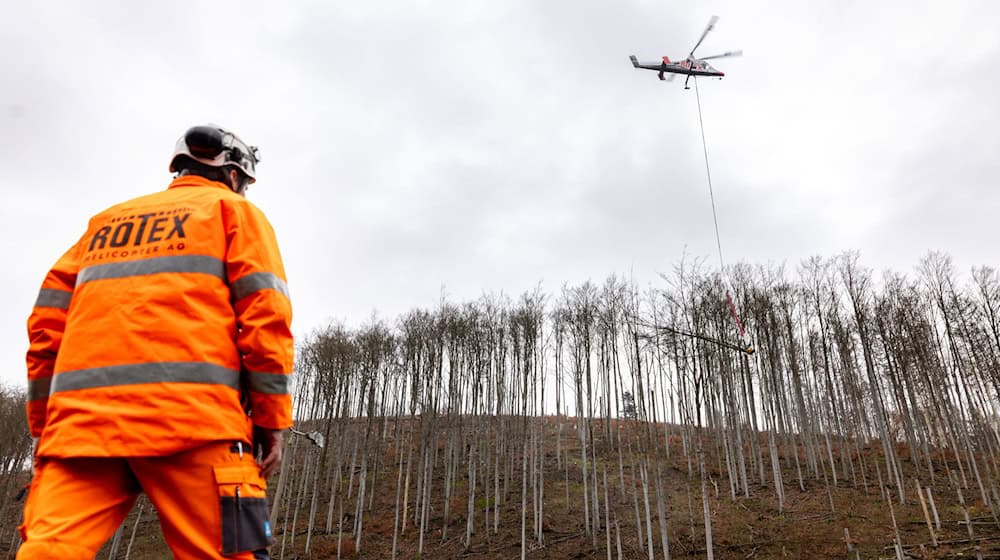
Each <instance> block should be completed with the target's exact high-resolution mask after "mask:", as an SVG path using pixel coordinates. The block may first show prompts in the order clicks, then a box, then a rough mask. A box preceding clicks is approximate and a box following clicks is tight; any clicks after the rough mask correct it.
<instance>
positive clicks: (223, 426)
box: [27, 176, 294, 457]
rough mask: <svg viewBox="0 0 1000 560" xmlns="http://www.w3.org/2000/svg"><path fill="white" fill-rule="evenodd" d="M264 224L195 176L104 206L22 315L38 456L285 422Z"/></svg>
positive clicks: (185, 444) (164, 449)
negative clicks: (24, 316) (26, 315)
mask: <svg viewBox="0 0 1000 560" xmlns="http://www.w3.org/2000/svg"><path fill="white" fill-rule="evenodd" d="M291 314H292V311H291V303H290V302H289V298H288V288H287V285H286V278H285V271H284V266H283V265H282V262H281V256H280V253H279V251H278V245H277V241H276V240H275V236H274V231H273V230H272V229H271V226H270V224H269V223H268V221H267V218H265V217H264V214H263V213H261V211H260V210H259V209H257V208H256V207H255V206H254V205H253V204H251V203H250V202H249V201H247V200H246V199H245V198H243V197H242V196H239V195H237V194H235V193H233V192H232V191H230V190H229V189H228V188H227V187H226V186H225V185H223V184H221V183H217V182H213V181H209V180H208V179H204V178H202V177H197V176H183V177H178V178H177V179H175V180H174V181H173V182H172V183H171V185H170V188H169V189H167V190H166V191H162V192H159V193H154V194H151V195H148V196H144V197H140V198H137V199H134V200H131V201H128V202H125V203H122V204H119V205H116V206H113V207H112V208H109V209H108V210H105V211H104V212H102V213H100V214H98V215H97V216H95V217H94V218H92V219H91V221H90V226H89V228H88V230H87V233H86V234H84V236H83V237H82V238H81V239H80V241H78V242H77V244H76V245H74V246H73V248H71V249H70V250H69V251H68V252H67V253H66V254H65V255H63V257H62V258H61V259H60V260H59V261H58V263H56V265H55V267H53V269H52V270H51V271H50V272H49V273H48V275H47V276H46V278H45V281H44V282H43V283H42V288H41V291H40V292H39V295H38V299H37V300H36V302H35V307H34V310H33V311H32V314H31V317H30V318H29V319H28V335H29V339H30V348H29V350H28V356H27V362H28V393H29V395H28V399H29V400H28V406H27V409H28V420H29V427H30V429H31V433H32V435H33V436H36V437H38V436H41V440H40V442H39V454H40V455H48V456H60V457H67V456H98V457H99V456H156V455H169V454H173V453H176V452H179V451H182V450H185V449H190V448H192V447H194V446H197V445H200V444H202V443H204V442H206V441H212V440H222V439H228V440H244V441H249V436H250V419H248V418H247V415H246V413H245V411H244V407H243V406H242V405H241V402H240V398H241V389H243V390H244V392H245V393H246V394H248V395H249V404H250V407H251V409H252V413H251V414H252V422H253V423H254V424H257V425H259V426H262V427H265V428H272V429H283V428H287V427H289V426H291V425H292V417H291V413H292V410H291V397H290V395H289V379H290V375H291V372H292V364H293V359H294V348H293V341H292V335H291V331H290V324H291Z"/></svg>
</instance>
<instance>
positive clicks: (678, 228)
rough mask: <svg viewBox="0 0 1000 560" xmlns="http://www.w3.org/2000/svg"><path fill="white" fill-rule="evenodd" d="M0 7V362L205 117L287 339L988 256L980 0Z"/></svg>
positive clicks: (10, 366)
mask: <svg viewBox="0 0 1000 560" xmlns="http://www.w3.org/2000/svg"><path fill="white" fill-rule="evenodd" d="M8 4H9V5H7V6H5V8H4V17H3V21H2V23H0V29H2V32H0V76H2V84H3V86H2V87H0V193H2V194H3V203H2V204H0V224H2V226H0V227H2V228H3V229H2V231H3V235H2V236H0V249H2V254H3V255H4V258H5V259H6V260H7V262H8V265H7V273H6V274H4V275H3V276H2V280H0V282H2V284H0V303H2V306H3V310H4V311H3V313H2V315H0V317H2V321H0V335H2V336H0V382H4V383H8V384H11V385H20V386H23V385H24V384H25V382H24V376H25V373H24V352H25V350H26V349H27V337H26V334H25V327H24V325H25V319H26V318H27V316H28V314H29V313H30V310H31V306H32V304H33V303H34V301H35V298H36V296H37V293H38V288H39V284H40V282H41V280H42V278H43V277H44V275H45V273H46V271H47V270H48V268H49V267H50V266H51V265H52V264H53V263H54V262H55V260H56V259H57V258H58V257H59V255H60V254H62V252H63V251H65V250H66V249H67V248H68V247H69V246H70V245H71V244H72V243H73V242H74V241H75V240H76V239H77V238H78V237H79V236H80V235H81V234H82V233H83V232H84V230H85V228H86V224H87V220H88V219H89V217H90V216H91V215H92V214H94V213H96V212H98V211H100V210H102V209H104V208H106V207H107V206H110V205H112V204H114V203H116V202H119V201H121V200H124V199H127V198H131V197H134V196H139V195H142V194H146V193H148V192H151V191H155V190H159V189H163V188H165V187H166V186H167V184H168V183H169V181H170V179H171V177H170V174H169V173H168V171H167V165H168V162H169V158H170V154H171V150H172V148H173V144H174V141H175V140H176V139H177V137H178V136H180V135H181V134H182V133H183V131H184V130H185V129H186V128H188V127H189V126H192V125H195V124H202V123H206V122H214V123H218V124H221V125H223V126H226V127H228V128H230V129H232V130H233V131H235V132H236V133H237V134H239V135H240V136H241V137H243V139H244V140H246V141H247V142H249V143H251V144H256V145H258V146H260V149H261V156H262V161H261V164H260V166H259V168H258V182H257V184H256V185H254V186H253V187H252V188H251V190H250V193H249V196H250V198H251V200H253V201H254V202H255V203H256V204H257V205H258V206H260V207H261V208H262V209H263V210H264V212H265V213H266V214H267V215H268V217H269V218H270V220H271V222H272V224H273V225H274V228H275V230H276V232H277V234H278V240H279V242H280V244H281V248H282V252H283V255H284V258H285V265H286V268H287V272H288V277H289V284H290V288H291V293H292V299H293V304H294V306H295V314H296V316H295V321H294V330H295V332H296V334H298V335H302V334H305V333H307V332H309V331H310V330H312V329H314V328H316V327H319V326H322V325H324V324H326V323H328V322H329V321H331V320H339V321H344V322H346V323H347V324H348V325H359V324H361V323H363V322H365V321H367V320H368V318H369V317H370V316H371V315H372V313H373V312H375V311H377V313H378V314H379V316H381V317H384V318H388V319H393V318H395V317H396V316H397V315H399V314H400V313H402V312H405V311H406V310H408V309H411V308H414V307H433V306H434V305H435V304H436V302H437V301H438V300H439V299H440V298H441V296H442V293H443V294H445V295H446V296H447V297H448V298H450V299H451V300H453V301H466V300H470V299H475V298H476V297H478V296H479V295H481V294H482V293H484V292H501V291H502V292H504V293H507V294H511V295H514V296H516V295H518V294H520V293H522V292H524V291H526V290H530V289H532V288H534V287H535V286H536V285H538V284H539V283H541V285H542V288H543V289H544V290H545V291H548V292H556V291H558V290H559V289H560V287H561V286H562V285H563V284H564V283H566V282H569V283H572V284H576V283H580V282H582V281H585V280H587V279H591V280H594V281H603V280H604V279H605V278H606V277H608V276H609V275H611V274H618V275H622V276H631V277H633V278H635V279H636V280H637V281H638V282H640V283H641V284H643V285H646V284H655V283H656V282H657V278H656V274H657V272H659V271H666V270H669V268H670V266H671V265H672V264H673V263H676V262H678V261H679V260H680V258H681V257H682V256H683V255H684V254H685V253H686V254H688V255H693V256H702V257H706V258H707V259H708V262H709V263H711V264H714V263H716V262H718V257H717V255H716V253H715V237H714V229H713V225H712V215H711V207H710V202H709V195H708V186H707V183H706V176H705V162H704V159H703V155H702V145H701V137H700V132H699V128H698V109H697V104H696V97H695V90H694V89H691V90H690V91H685V90H684V89H683V85H682V84H683V81H682V80H676V81H674V82H672V83H666V82H660V81H658V80H657V79H656V74H655V73H654V72H649V71H645V70H635V69H633V68H632V66H631V64H630V63H629V60H628V56H629V55H630V54H635V55H637V56H638V57H639V58H640V59H641V60H644V61H653V60H658V59H659V58H660V57H661V56H663V55H668V56H670V57H671V59H683V57H684V56H686V55H687V53H688V51H690V49H691V47H692V46H693V45H694V43H695V41H697V39H698V36H699V35H700V34H701V32H702V30H703V29H704V28H705V25H706V23H707V22H708V20H709V18H710V17H711V16H712V15H713V14H715V15H718V16H720V18H721V19H720V20H719V23H718V24H717V26H716V28H715V31H713V32H712V33H711V34H710V35H709V36H708V38H706V39H705V42H704V43H703V44H702V45H701V47H699V49H698V53H697V54H698V55H702V56H707V55H711V54H716V53H719V52H723V51H727V50H732V49H743V50H744V51H745V56H744V57H742V58H731V59H723V60H719V61H713V62H714V63H715V66H716V67H717V68H719V69H720V70H722V71H724V72H725V73H726V77H725V78H724V79H722V80H707V79H703V80H701V81H699V83H698V86H699V90H700V94H701V102H702V108H703V114H704V122H705V133H706V135H707V139H708V149H709V157H710V160H711V169H712V179H713V184H714V188H715V196H716V203H717V209H718V213H719V220H720V224H719V225H720V230H721V235H722V245H723V249H724V252H725V258H726V261H727V262H735V261H748V262H755V263H764V262H775V263H782V262H784V263H788V265H789V266H790V267H791V268H792V269H794V266H795V265H797V264H798V263H799V262H800V261H801V260H802V259H804V258H806V257H808V256H810V255H817V254H818V255H822V256H832V255H835V254H837V253H839V252H841V251H844V250H847V249H856V250H859V251H860V252H861V256H862V263H863V264H865V265H867V266H870V267H872V268H874V269H875V270H882V269H885V268H891V269H894V270H897V271H901V272H907V273H909V272H911V271H912V269H913V267H914V265H916V264H917V261H918V260H919V258H920V257H921V256H922V255H924V254H925V253H926V252H927V251H928V250H930V249H934V250H941V251H945V252H947V253H949V254H951V255H952V257H953V258H954V260H955V264H956V266H957V267H958V269H959V270H960V271H961V272H962V273H963V275H965V274H967V272H966V271H967V270H968V269H969V267H971V266H972V265H983V264H989V265H996V264H997V260H996V255H997V249H996V243H997V233H996V222H997V220H996V215H997V211H998V207H1000V188H998V181H997V177H998V172H1000V157H998V154H1000V132H998V130H1000V103H998V102H997V98H998V97H1000V88H998V87H997V86H998V84H1000V33H997V27H996V22H997V21H1000V3H997V2H961V1H960V2H940V1H936V2H913V1H905V2H903V1H900V2H848V1H830V2H816V1H808V2H801V1H788V2H777V1H770V0H769V1H767V2H708V1H698V2H694V1H686V2H665V1H631V2H630V1H621V0H617V1H604V2H598V1H596V0H574V1H568V0H505V1H502V2H497V1H494V0H481V1H480V0H471V1H470V0H465V1H461V2H457V1H456V2H429V1H423V2H399V1H394V2H377V1H366V2H263V1H240V2H193V1H174V2H160V3H155V4H154V3H148V2H125V1H122V2H101V1H93V2H83V1H80V2H60V1H54V2H14V3H8Z"/></svg>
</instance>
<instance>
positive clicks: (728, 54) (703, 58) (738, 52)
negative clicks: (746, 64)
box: [698, 49, 743, 60]
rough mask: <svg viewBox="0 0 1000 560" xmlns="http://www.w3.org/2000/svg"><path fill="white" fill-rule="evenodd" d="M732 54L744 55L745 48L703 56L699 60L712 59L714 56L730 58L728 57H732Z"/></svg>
mask: <svg viewBox="0 0 1000 560" xmlns="http://www.w3.org/2000/svg"><path fill="white" fill-rule="evenodd" d="M731 56H743V50H742V49H741V50H738V51H726V52H724V53H722V54H714V55H712V56H703V57H701V58H699V59H698V60H712V59H713V58H728V57H731Z"/></svg>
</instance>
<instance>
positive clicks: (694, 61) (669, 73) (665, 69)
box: [629, 16, 754, 354]
mask: <svg viewBox="0 0 1000 560" xmlns="http://www.w3.org/2000/svg"><path fill="white" fill-rule="evenodd" d="M718 21H719V16H712V18H711V19H710V20H709V21H708V26H707V27H705V31H704V32H702V34H701V37H700V38H699V39H698V42H697V43H695V45H694V48H692V49H691V52H690V53H689V54H688V56H687V58H685V59H684V60H682V61H680V62H671V61H670V58H669V57H667V56H664V57H663V60H662V62H659V63H655V62H649V63H640V62H639V60H638V59H637V58H636V57H635V56H634V55H632V56H630V57H629V59H630V60H631V61H632V66H633V67H635V68H642V69H646V70H653V71H656V72H657V76H658V77H659V79H660V80H662V81H668V82H669V81H673V79H674V78H675V77H676V76H677V75H678V74H683V75H685V76H686V78H685V79H684V89H691V88H690V87H689V86H688V83H689V82H690V81H691V79H692V78H693V79H694V91H695V98H696V99H697V101H698V126H699V127H700V129H701V145H702V150H703V153H704V155H705V175H706V177H707V180H708V194H709V199H710V200H711V203H712V220H713V223H714V225H715V244H716V248H717V250H718V255H719V269H720V273H721V275H722V280H723V284H724V287H725V290H726V302H727V303H728V305H729V311H730V313H731V314H732V316H733V321H734V322H735V323H736V327H737V330H738V332H739V335H740V342H741V344H742V346H738V345H736V344H732V343H730V342H727V341H724V340H720V339H718V338H715V337H711V336H707V335H703V334H699V333H693V332H687V331H684V330H680V329H676V328H674V327H670V326H666V325H652V326H653V327H654V328H656V329H657V330H662V331H666V332H670V333H673V334H675V335H679V336H687V337H691V338H696V339H699V340H703V341H706V342H710V343H713V344H717V345H719V346H722V347H725V348H729V349H731V350H736V351H739V352H744V353H747V354H753V352H754V349H753V347H752V346H751V345H750V343H749V340H748V337H747V335H746V330H745V329H744V328H743V323H742V322H741V321H740V317H739V314H738V313H737V311H736V304H735V303H734V302H733V298H732V296H731V295H730V289H731V287H732V282H731V281H730V279H729V273H728V272H727V270H726V264H725V260H724V259H723V257H722V237H721V236H720V235H719V217H718V212H717V211H716V209H715V191H714V189H713V188H712V169H711V166H710V165H709V161H708V143H707V141H706V140H705V121H704V119H703V117H702V110H701V93H700V92H699V90H698V76H708V77H715V78H719V79H721V78H722V77H723V76H725V73H723V72H720V71H719V70H716V69H715V68H713V67H712V65H711V64H709V63H708V62H706V61H707V60H713V59H717V58H728V57H734V56H742V55H743V51H742V50H737V51H727V52H724V53H722V54H717V55H712V56H706V57H701V58H695V56H694V51H696V50H697V49H698V47H699V46H701V43H702V41H704V40H705V37H706V36H707V35H708V34H709V32H710V31H712V29H714V28H715V24H716V23H717V22H718Z"/></svg>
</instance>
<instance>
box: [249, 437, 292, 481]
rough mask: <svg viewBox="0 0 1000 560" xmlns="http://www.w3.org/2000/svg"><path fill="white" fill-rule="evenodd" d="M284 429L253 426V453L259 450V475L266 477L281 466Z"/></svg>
mask: <svg viewBox="0 0 1000 560" xmlns="http://www.w3.org/2000/svg"><path fill="white" fill-rule="evenodd" d="M284 441H285V431H284V430H269V429H267V428H261V427H260V426H254V427H253V449H254V455H256V454H257V450H258V449H259V450H260V456H261V459H260V475H261V476H262V477H264V478H265V479H267V477H269V476H271V475H272V474H274V473H275V472H277V470H278V467H280V466H281V448H282V447H284Z"/></svg>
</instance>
